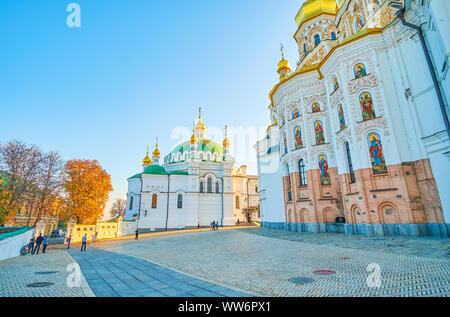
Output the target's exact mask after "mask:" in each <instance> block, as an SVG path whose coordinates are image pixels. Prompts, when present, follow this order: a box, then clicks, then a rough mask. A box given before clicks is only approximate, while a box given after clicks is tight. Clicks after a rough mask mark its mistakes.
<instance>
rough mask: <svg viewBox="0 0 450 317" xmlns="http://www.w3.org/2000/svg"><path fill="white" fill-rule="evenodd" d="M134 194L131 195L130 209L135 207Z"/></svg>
mask: <svg viewBox="0 0 450 317" xmlns="http://www.w3.org/2000/svg"><path fill="white" fill-rule="evenodd" d="M133 198H134V197H133V196H131V197H130V209H129V210H132V209H133Z"/></svg>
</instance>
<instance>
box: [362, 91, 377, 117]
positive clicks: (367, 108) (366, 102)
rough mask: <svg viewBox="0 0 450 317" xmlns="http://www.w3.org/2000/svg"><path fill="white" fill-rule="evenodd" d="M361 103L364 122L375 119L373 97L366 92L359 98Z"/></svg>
mask: <svg viewBox="0 0 450 317" xmlns="http://www.w3.org/2000/svg"><path fill="white" fill-rule="evenodd" d="M359 102H360V103H361V110H362V116H363V120H364V121H366V120H370V119H374V118H375V110H374V108H373V99H372V95H371V94H370V93H369V92H367V91H365V92H363V93H362V94H361V95H360V96H359Z"/></svg>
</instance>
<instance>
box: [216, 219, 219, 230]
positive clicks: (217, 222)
mask: <svg viewBox="0 0 450 317" xmlns="http://www.w3.org/2000/svg"><path fill="white" fill-rule="evenodd" d="M216 230H219V221H216Z"/></svg>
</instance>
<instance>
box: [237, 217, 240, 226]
mask: <svg viewBox="0 0 450 317" xmlns="http://www.w3.org/2000/svg"><path fill="white" fill-rule="evenodd" d="M237 225H238V227H239V225H240V221H239V218H238V221H237Z"/></svg>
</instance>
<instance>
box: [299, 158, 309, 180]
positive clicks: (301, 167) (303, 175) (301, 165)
mask: <svg viewBox="0 0 450 317" xmlns="http://www.w3.org/2000/svg"><path fill="white" fill-rule="evenodd" d="M298 171H299V174H300V186H306V185H308V180H307V178H306V168H305V161H304V160H303V159H301V160H300V161H299V162H298Z"/></svg>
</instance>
